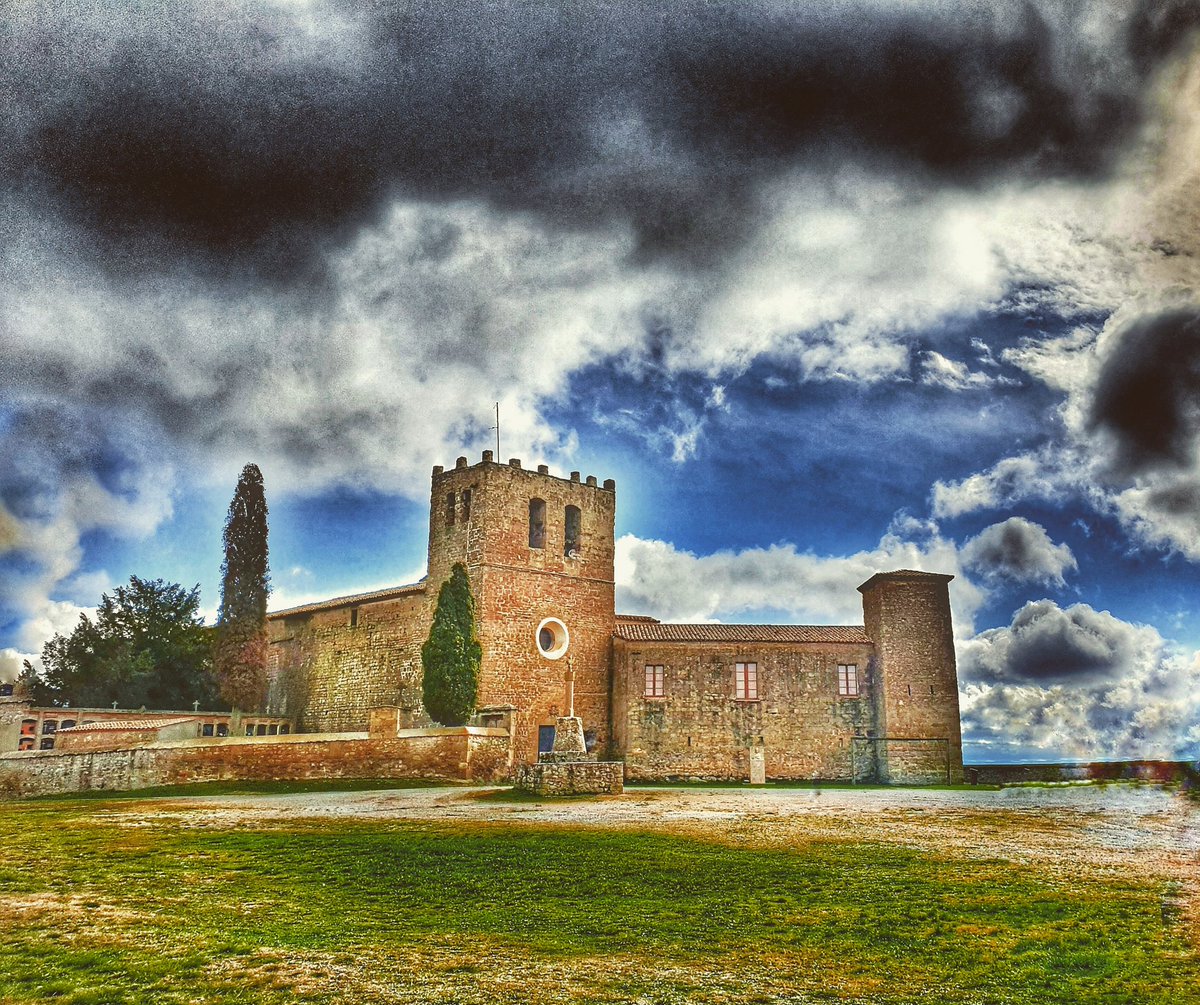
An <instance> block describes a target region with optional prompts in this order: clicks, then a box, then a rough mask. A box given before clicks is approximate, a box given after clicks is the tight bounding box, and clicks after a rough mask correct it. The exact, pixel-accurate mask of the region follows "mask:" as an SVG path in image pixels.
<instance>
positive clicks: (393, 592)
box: [267, 579, 425, 619]
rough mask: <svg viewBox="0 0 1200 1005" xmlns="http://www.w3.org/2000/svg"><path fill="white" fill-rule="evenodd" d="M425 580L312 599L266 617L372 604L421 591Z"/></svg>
mask: <svg viewBox="0 0 1200 1005" xmlns="http://www.w3.org/2000/svg"><path fill="white" fill-rule="evenodd" d="M424 591H425V580H423V579H422V580H421V582H419V583H410V584H409V585H407V586H389V587H387V589H384V590H372V591H371V592H370V593H351V594H350V595H349V596H345V597H333V598H331V599H329V600H314V601H313V602H312V603H311V604H301V605H300V606H299V607H288V608H285V609H284V610H282V611H269V612H268V613H267V618H268V619H270V618H286V617H292V616H294V615H297V614H312V613H313V612H314V611H325V610H329V609H330V608H334V607H353V606H354V605H355V604H374V603H378V602H379V601H381V600H394V599H395V598H396V597H403V596H404V595H405V594H408V593H423V592H424Z"/></svg>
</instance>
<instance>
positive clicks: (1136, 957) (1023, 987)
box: [0, 799, 1200, 1005]
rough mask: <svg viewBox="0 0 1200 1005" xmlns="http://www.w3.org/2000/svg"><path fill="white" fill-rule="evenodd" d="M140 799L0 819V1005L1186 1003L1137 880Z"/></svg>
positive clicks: (45, 807) (1186, 964)
mask: <svg viewBox="0 0 1200 1005" xmlns="http://www.w3.org/2000/svg"><path fill="white" fill-rule="evenodd" d="M155 805H156V803H155V801H153V800H147V801H146V802H144V803H130V802H129V801H128V800H125V801H120V802H112V803H106V802H104V801H100V800H95V799H91V800H58V801H53V802H50V801H35V802H27V803H6V804H3V805H2V807H0V809H2V811H3V812H2V814H0V821H2V823H0V831H2V835H3V837H2V839H3V848H4V853H3V856H2V858H0V1001H3V1002H34V1001H37V1002H41V1001H55V1002H63V1003H73V1005H80V1003H110V1002H111V1003H117V1002H129V1003H135V1002H136V1003H143V1002H155V1003H157V1002H164V1003H176V1002H179V1003H183V1002H188V1003H190V1002H196V1003H200V1002H204V1003H210V1002H221V1003H223V1002H229V1003H233V1002H238V1003H258V1002H263V1003H267V1002H271V1003H273V1002H295V1001H304V1002H327V1001H328V1002H340V1001H344V1002H361V1001H371V1002H481V1003H482V1002H489V1003H490V1002H525V1001H534V1002H539V1001H540V1002H557V1001H587V1002H618V1001H637V1002H647V1003H649V1002H653V1003H659V1002H664V1003H665V1002H691V1001H696V1002H713V1003H717V1002H729V1003H733V1002H760V1003H761V1002H775V1001H793V1002H948V1003H963V1005H966V1003H971V1005H985V1003H1004V1002H1023V1003H1030V1005H1043V1003H1056V1002H1061V1003H1071V1005H1075V1003H1093V1002H1094V1003H1105V1005H1114V1003H1129V1005H1135V1003H1136V1005H1149V1003H1162V1005H1185V1003H1190V1002H1200V990H1198V988H1200V954H1198V952H1197V948H1196V947H1195V946H1193V945H1190V944H1189V943H1188V942H1187V941H1186V938H1185V933H1184V930H1183V928H1182V925H1181V922H1180V920H1179V918H1178V917H1174V916H1172V915H1171V913H1170V912H1169V911H1167V910H1166V909H1165V907H1164V904H1165V903H1167V902H1168V901H1169V894H1170V893H1171V891H1170V890H1168V889H1166V885H1165V884H1161V883H1160V884H1155V883H1151V882H1148V881H1135V880H1133V879H1128V878H1114V877H1111V876H1108V877H1104V876H1101V875H1099V874H1097V875H1094V876H1076V877H1074V878H1071V879H1069V880H1068V879H1066V878H1064V877H1063V876H1062V875H1061V874H1058V873H1054V872H1051V871H1050V870H1047V869H1044V868H1039V867H1034V866H1029V865H1018V864H1013V863H1009V862H1004V861H998V860H969V861H962V860H961V859H959V860H951V859H948V858H946V859H943V858H939V857H931V856H930V855H928V854H924V853H918V852H916V851H912V850H908V849H905V848H901V847H897V846H893V845H887V844H870V843H861V844H850V845H847V844H843V843H837V842H831V841H828V840H825V841H813V842H811V843H807V844H803V845H800V846H798V847H795V848H791V849H788V850H786V851H780V850H755V849H750V848H745V847H729V846H726V845H722V844H719V843H716V842H710V841H701V840H695V839H689V838H685V837H679V836H671V835H669V834H656V833H633V832H626V831H602V830H584V829H567V828H554V827H548V826H537V825H521V826H516V825H500V824H469V825H451V824H446V823H437V824H434V823H397V822H394V821H390V822H378V823H373V822H367V821H362V820H358V821H350V822H346V821H325V820H322V821H296V822H294V823H292V824H288V825H282V826H281V825H279V824H278V823H275V822H273V823H271V824H270V825H269V826H263V827H262V828H254V829H251V828H244V827H242V828H233V827H230V826H227V825H220V826H214V825H212V824H211V823H207V822H206V821H205V820H204V819H203V818H199V819H197V820H195V821H194V823H195V825H194V826H193V825H192V822H190V821H189V820H188V819H187V817H186V816H185V817H184V818H182V820H181V819H180V818H179V817H178V815H175V816H165V817H163V818H161V819H157V820H156V819H154V818H153V816H152V810H153V808H154V806H155ZM159 805H161V803H159ZM171 805H172V807H173V808H174V809H176V810H177V809H178V807H179V806H180V805H181V804H178V803H175V804H171ZM192 805H196V804H192ZM185 812H186V811H185ZM129 814H133V815H132V816H129ZM1164 898H1168V900H1164Z"/></svg>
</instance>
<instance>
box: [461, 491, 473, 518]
mask: <svg viewBox="0 0 1200 1005" xmlns="http://www.w3.org/2000/svg"><path fill="white" fill-rule="evenodd" d="M462 518H463V523H466V522H467V521H468V520H470V519H471V490H470V489H463V494H462Z"/></svg>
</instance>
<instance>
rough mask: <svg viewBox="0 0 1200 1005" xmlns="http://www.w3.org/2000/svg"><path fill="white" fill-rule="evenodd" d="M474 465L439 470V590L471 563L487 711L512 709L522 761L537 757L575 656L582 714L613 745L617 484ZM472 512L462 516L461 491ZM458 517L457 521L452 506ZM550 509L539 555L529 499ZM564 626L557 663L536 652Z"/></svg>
mask: <svg viewBox="0 0 1200 1005" xmlns="http://www.w3.org/2000/svg"><path fill="white" fill-rule="evenodd" d="M484 456H485V459H484V460H483V461H482V462H481V463H479V464H476V465H474V466H468V465H467V463H466V459H465V458H460V459H459V462H458V465H457V466H456V467H455V468H452V469H450V470H448V471H444V472H443V471H440V470H438V469H435V471H434V476H433V485H432V493H431V500H430V529H429V582H430V583H435V582H440V581H441V580H443V579H444V578H445V577H446V576H447V575H449V571H450V567H451V566H452V565H453V563H454V562H460V561H461V562H464V563H465V564H466V566H467V569H468V572H469V575H470V578H471V587H472V590H473V592H474V594H475V600H476V613H477V616H478V620H479V629H480V631H479V641H480V643H481V645H482V647H483V663H482V666H481V669H480V687H479V704H480V705H481V706H482V705H513V706H516V708H517V712H516V713H515V715H514V722H513V729H514V732H515V741H514V742H515V747H514V749H515V751H516V757H517V759H518V760H519V761H524V762H526V763H531V762H533V761H536V759H537V743H538V727H539V726H553V725H554V724H555V722H556V720H557V718H558V716H560V715H563V714H565V711H566V710H565V709H564V708H563V695H564V676H565V671H566V669H567V663H568V660H569V662H570V666H571V668H572V669H573V671H574V673H575V708H576V712H577V714H578V715H580V716H581V717H582V718H583V720H584V725H585V727H586V729H587V730H589V731H590V732H593V733H594V734H595V739H596V743H597V745H598V746H599V747H601V748H603V747H605V746H606V745H607V743H608V737H609V714H608V713H609V708H608V705H609V702H608V693H609V652H610V647H611V639H612V632H613V628H614V626H615V618H614V587H613V555H614V533H613V526H614V518H615V511H616V493H615V485H614V483H612V482H606V483H605V484H604V485H603V486H600V485H598V484H597V482H596V479H595V478H592V477H590V476H589V477H588V478H586V479H582V478H580V476H579V475H578V474H577V473H573V474H572V477H570V478H556V477H553V476H551V475H549V474H548V473H547V472H546V471H544V470H539V471H529V470H526V469H524V468H522V467H519V466H516V465H514V464H497V463H495V462H493V461H492V460H491V459H490V451H489V452H486V453H485V455H484ZM466 491H469V492H470V493H471V497H470V500H471V501H470V512H469V514H467V515H464V509H465V508H464V506H463V493H464V492H466ZM451 499H453V500H454V507H455V512H454V521H453V523H451V522H450V519H449V510H450V500H451ZM533 499H540V500H542V501H543V502H544V503H545V525H544V538H543V540H542V542H541V547H531V546H530V538H529V522H530V501H531V500H533ZM568 506H575V507H577V508H578V509H579V511H580V532H581V533H580V539H579V542H578V545H577V548H576V549H575V550H576V552H577V554H576V555H575V556H568V555H567V554H566V550H567V549H566V546H565V545H566V541H565V524H566V508H567V507H568ZM548 617H554V618H558V619H560V620H561V621H562V622H563V623H564V624H565V625H566V626H567V629H568V631H569V633H570V646H569V649H568V652H567V654H566V655H565V656H564V657H563V658H561V659H558V660H551V659H547V658H546V657H545V656H543V655H542V654H541V653H540V652H539V650H538V647H537V640H536V634H537V628H538V625H539V624H540V623H541V622H542V620H543V619H545V618H548Z"/></svg>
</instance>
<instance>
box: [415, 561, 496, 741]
mask: <svg viewBox="0 0 1200 1005" xmlns="http://www.w3.org/2000/svg"><path fill="white" fill-rule="evenodd" d="M482 656H483V650H482V648H481V647H480V645H479V640H478V638H477V636H476V632H475V598H474V597H472V596H471V583H470V580H468V579H467V570H466V569H465V568H464V567H463V565H462V563H461V562H458V563H456V564H455V566H454V568H453V569H451V570H450V578H449V579H447V580H446V582H444V583H443V584H442V588H441V589H440V590H439V591H438V599H437V607H436V608H435V609H434V612H433V624H432V625H431V626H430V628H429V638H428V639H426V640H425V644H424V645H423V646H422V647H421V666H422V668H423V670H424V674H423V675H422V677H421V694H422V697H423V699H424V702H425V711H426V712H428V713H429V716H430V718H432V719H433V720H434V721H435V722H440V723H441V724H442V725H443V726H461V725H463V723H465V722H466V721H467V719H469V718H470V717H471V713H472V712H474V711H475V700H476V698H477V697H478V694H479V663H480V660H481V659H482Z"/></svg>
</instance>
